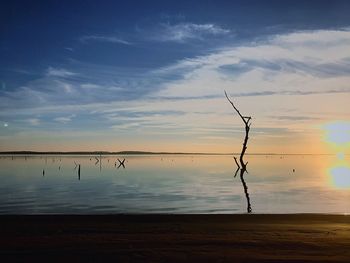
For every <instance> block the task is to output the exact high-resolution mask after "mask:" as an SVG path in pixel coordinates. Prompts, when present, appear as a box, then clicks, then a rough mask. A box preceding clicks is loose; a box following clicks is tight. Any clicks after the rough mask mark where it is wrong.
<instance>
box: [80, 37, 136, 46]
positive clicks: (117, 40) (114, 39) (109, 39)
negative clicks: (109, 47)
mask: <svg viewBox="0 0 350 263" xmlns="http://www.w3.org/2000/svg"><path fill="white" fill-rule="evenodd" d="M80 41H81V42H83V43H88V42H106V43H113V44H122V45H131V44H132V43H130V42H129V41H126V40H124V39H122V38H119V37H115V36H102V35H87V36H82V37H80Z"/></svg>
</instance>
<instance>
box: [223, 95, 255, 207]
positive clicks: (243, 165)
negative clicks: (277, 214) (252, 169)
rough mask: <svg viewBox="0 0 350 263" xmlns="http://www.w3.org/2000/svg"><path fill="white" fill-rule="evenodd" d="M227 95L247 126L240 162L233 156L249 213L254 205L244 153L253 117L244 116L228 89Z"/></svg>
mask: <svg viewBox="0 0 350 263" xmlns="http://www.w3.org/2000/svg"><path fill="white" fill-rule="evenodd" d="M225 96H226V98H227V100H228V101H229V102H230V104H231V105H232V107H233V108H234V110H235V111H236V112H237V113H238V115H239V117H241V119H242V121H243V123H244V126H245V137H244V141H243V147H242V151H241V154H240V156H239V163H240V164H239V163H238V161H237V158H236V157H233V158H234V160H235V163H236V165H237V170H236V172H235V175H234V177H236V176H237V174H238V171H239V172H240V179H241V182H242V185H243V189H244V194H245V197H246V200H247V212H248V213H251V212H252V206H251V203H250V197H249V193H248V186H247V184H246V182H245V180H244V173H245V172H247V164H248V162H246V163H245V162H244V159H243V158H244V154H245V152H246V150H247V148H248V147H247V144H248V139H249V131H250V125H251V120H252V117H250V116H249V117H248V116H243V115H242V114H241V113H240V111H239V110H238V109H237V108H236V106H235V105H234V104H233V102H232V100H230V98H229V97H228V95H227V93H226V91H225Z"/></svg>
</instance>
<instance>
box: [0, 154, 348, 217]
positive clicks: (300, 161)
mask: <svg viewBox="0 0 350 263" xmlns="http://www.w3.org/2000/svg"><path fill="white" fill-rule="evenodd" d="M117 158H119V159H120V160H123V159H124V158H125V162H124V165H125V168H124V167H123V166H120V167H119V168H118V166H119V161H118V160H117ZM246 159H247V161H249V163H248V167H247V168H248V173H245V174H244V176H243V178H242V177H241V176H240V174H239V173H238V174H237V176H236V177H235V171H236V164H235V162H234V160H233V158H232V156H229V155H220V156H218V155H132V156H102V157H101V159H100V156H40V155H39V156H14V157H11V156H6V157H5V156H1V158H0V214H52V213H54V214H56V213H59V214H62V213H64V214H111V213H227V214H229V213H247V211H248V210H247V208H248V204H250V206H251V209H252V212H253V213H341V214H343V213H350V158H349V157H348V156H332V155H293V156H292V155H284V156H283V155H256V156H254V155H250V156H246ZM79 165H80V172H79ZM244 185H246V186H247V188H246V189H245V188H244V187H243V186H244ZM248 202H249V203H248Z"/></svg>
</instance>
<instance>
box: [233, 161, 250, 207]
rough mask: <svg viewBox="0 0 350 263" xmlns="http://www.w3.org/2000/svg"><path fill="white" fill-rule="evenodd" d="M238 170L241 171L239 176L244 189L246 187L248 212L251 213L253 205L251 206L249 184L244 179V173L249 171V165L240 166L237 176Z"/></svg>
mask: <svg viewBox="0 0 350 263" xmlns="http://www.w3.org/2000/svg"><path fill="white" fill-rule="evenodd" d="M238 172H239V177H240V179H241V182H242V186H243V189H244V194H245V198H246V200H247V213H251V212H252V206H251V203H250V197H249V192H248V186H247V183H246V182H245V180H244V174H245V173H247V167H246V166H244V167H243V168H239V167H238V168H237V170H236V172H235V177H236V176H237V174H238Z"/></svg>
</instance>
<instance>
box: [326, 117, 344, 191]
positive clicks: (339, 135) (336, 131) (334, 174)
mask: <svg viewBox="0 0 350 263" xmlns="http://www.w3.org/2000/svg"><path fill="white" fill-rule="evenodd" d="M323 129H324V131H325V141H326V142H327V143H328V144H329V145H330V146H331V147H332V148H333V149H334V150H335V151H336V156H337V161H336V162H335V163H333V164H332V166H331V167H330V168H329V169H328V171H327V172H328V175H329V177H330V181H331V182H330V184H331V185H332V186H333V187H335V188H339V189H350V164H349V163H348V162H347V161H346V158H345V152H346V150H347V149H349V148H350V122H349V121H334V122H331V123H328V124H326V125H324V126H323Z"/></svg>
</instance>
